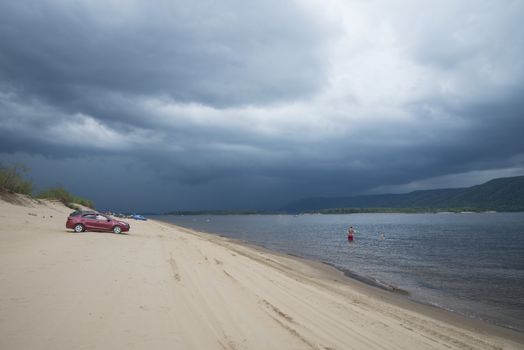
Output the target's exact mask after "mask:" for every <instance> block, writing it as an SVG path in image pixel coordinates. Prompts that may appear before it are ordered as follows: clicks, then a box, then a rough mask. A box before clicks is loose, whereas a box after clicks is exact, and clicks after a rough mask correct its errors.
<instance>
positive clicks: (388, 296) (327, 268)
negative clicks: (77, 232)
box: [150, 219, 524, 347]
mask: <svg viewBox="0 0 524 350" xmlns="http://www.w3.org/2000/svg"><path fill="white" fill-rule="evenodd" d="M150 220H153V221H157V222H159V223H162V224H166V225H169V226H172V227H174V228H177V229H179V230H181V231H184V232H187V233H190V234H194V235H197V236H200V235H205V236H211V237H212V238H211V239H213V238H217V239H222V240H225V241H226V242H228V243H233V244H237V245H240V246H243V247H247V248H249V249H254V250H256V251H261V252H264V253H265V254H270V255H276V256H280V257H286V258H288V259H295V260H297V261H299V262H300V263H302V264H306V265H308V266H310V267H312V268H313V269H316V270H318V271H319V273H320V274H325V276H323V278H327V279H334V280H335V281H337V282H341V283H345V284H347V285H348V286H350V287H351V288H355V289H357V290H359V291H361V292H364V293H369V294H370V295H372V296H373V297H376V298H378V299H380V300H383V301H386V302H388V303H391V304H393V305H395V306H398V307H401V308H404V309H408V310H410V311H415V312H419V313H422V314H425V315H429V316H430V317H432V318H435V319H437V320H439V321H442V322H446V323H450V324H452V325H454V326H457V327H461V328H464V329H467V330H470V331H479V330H481V331H482V332H483V333H486V332H487V333H491V334H493V335H495V336H499V337H505V338H508V339H512V340H514V341H516V342H520V343H522V344H523V347H524V332H523V331H520V330H519V329H515V328H511V327H509V326H506V325H500V324H496V323H494V322H490V321H489V320H484V319H480V318H474V317H469V316H467V315H463V314H461V313H459V312H456V311H453V310H448V309H446V308H443V307H440V306H438V305H433V304H430V303H424V302H421V301H417V300H414V299H411V298H409V292H408V291H405V290H403V289H401V288H397V287H396V286H392V285H389V284H387V283H384V284H380V282H376V281H375V280H373V279H371V278H368V277H366V276H361V275H359V274H356V273H353V272H351V271H350V270H348V269H343V268H340V267H337V266H335V265H334V264H331V263H328V262H324V261H320V260H314V259H310V258H306V257H302V256H299V255H296V254H293V253H287V252H279V251H274V250H271V249H269V248H266V247H263V246H259V245H256V244H253V243H250V242H247V241H243V240H240V239H237V238H232V237H227V236H225V235H221V234H215V233H212V232H205V231H198V230H194V229H191V228H187V227H184V226H179V225H177V224H174V223H170V222H166V221H162V220H158V219H150Z"/></svg>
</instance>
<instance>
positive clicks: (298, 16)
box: [0, 0, 325, 110]
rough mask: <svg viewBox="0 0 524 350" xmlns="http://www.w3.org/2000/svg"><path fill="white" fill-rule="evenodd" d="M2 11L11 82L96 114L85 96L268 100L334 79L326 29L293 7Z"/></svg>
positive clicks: (0, 62) (16, 5)
mask: <svg viewBox="0 0 524 350" xmlns="http://www.w3.org/2000/svg"><path fill="white" fill-rule="evenodd" d="M0 6H1V8H0V16H1V17H0V23H1V24H0V28H1V30H0V33H1V34H0V35H1V37H0V52H1V54H0V67H1V73H0V74H1V77H2V80H3V81H4V83H6V84H8V85H10V86H14V87H15V88H17V89H21V90H23V91H24V92H32V93H34V94H36V95H37V96H40V97H43V98H46V99H48V100H50V101H51V102H52V103H54V104H58V105H60V106H70V107H71V108H73V109H74V108H75V107H77V106H78V107H79V108H88V109H89V108H90V107H95V108H96V106H94V105H92V103H89V101H88V103H87V105H85V104H84V103H83V102H84V95H85V94H87V95H89V94H91V93H94V94H95V96H96V95H100V94H103V93H105V92H108V91H109V92H110V91H117V92H119V93H121V94H131V95H167V96H169V97H171V98H173V99H174V100H176V101H183V102H198V103H203V104H208V105H216V106H228V105H232V104H244V103H249V104H257V103H267V102H275V101H279V100H287V99H289V98H299V97H302V96H307V95H309V94H311V93H313V92H315V91H317V90H318V89H319V87H320V85H321V84H322V83H323V81H324V79H325V77H324V73H323V70H324V69H325V66H324V63H323V62H322V61H321V56H320V52H319V50H320V49H321V46H322V32H321V30H320V29H321V28H320V27H319V26H318V25H316V24H315V22H314V21H312V20H311V19H310V18H308V16H307V14H306V13H305V12H303V11H301V10H300V8H299V7H298V6H296V5H294V4H293V3H291V2H288V3H281V2H274V1H265V2H259V3H249V4H247V3H245V2H243V1H233V0H230V1H225V2H223V1H221V2H215V1H206V2H199V3H194V2H191V1H155V2H142V3H134V4H128V5H127V7H126V6H122V4H120V3H113V2H107V3H105V2H89V1H86V2H81V1H75V2H56V1H25V2H2V4H1V5H0ZM297 53H300V54H297ZM88 97H89V96H88ZM96 98H98V96H96ZM95 110H96V109H95Z"/></svg>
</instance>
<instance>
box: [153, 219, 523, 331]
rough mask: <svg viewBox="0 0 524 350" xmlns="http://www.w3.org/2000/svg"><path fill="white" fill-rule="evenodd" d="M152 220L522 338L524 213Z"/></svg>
mask: <svg viewBox="0 0 524 350" xmlns="http://www.w3.org/2000/svg"><path fill="white" fill-rule="evenodd" d="M157 218H159V219H161V220H164V221H167V222H171V223H174V224H177V225H180V226H184V227H188V228H192V229H195V230H198V231H204V232H210V233H215V234H220V235H223V236H227V237H232V238H236V239H240V240H243V241H246V242H249V243H253V244H256V245H260V246H263V247H265V248H268V249H272V250H276V251H279V252H283V253H291V254H294V255H299V256H302V257H305V258H311V259H315V260H319V261H323V262H327V263H330V264H333V265H335V266H336V267H339V268H341V269H345V270H349V271H351V272H352V273H354V274H357V275H360V276H365V277H366V278H370V279H373V280H376V281H378V282H379V283H384V284H390V285H394V286H397V287H399V288H401V289H404V290H406V291H408V292H409V293H410V298H412V299H414V300H417V301H420V302H424V303H428V304H432V305H435V306H439V307H442V308H445V309H448V310H452V311H455V312H458V313H461V314H463V315H466V316H469V317H474V318H480V319H484V320H487V321H490V322H494V323H497V324H499V325H503V326H506V327H510V328H514V329H518V330H520V331H524V213H479V214H473V213H472V214H350V215H299V216H292V215H238V216H237V215H231V216H160V217H157ZM349 225H353V226H354V227H355V228H356V231H357V234H356V239H355V241H354V242H353V243H348V242H347V239H346V237H347V236H346V232H347V228H348V227H349ZM380 233H384V239H381V237H380Z"/></svg>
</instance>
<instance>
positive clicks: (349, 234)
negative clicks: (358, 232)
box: [348, 226, 355, 242]
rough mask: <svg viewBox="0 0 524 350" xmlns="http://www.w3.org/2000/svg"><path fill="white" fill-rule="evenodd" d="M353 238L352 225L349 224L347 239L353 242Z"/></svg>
mask: <svg viewBox="0 0 524 350" xmlns="http://www.w3.org/2000/svg"><path fill="white" fill-rule="evenodd" d="M354 238H355V230H354V229H353V226H349V230H348V241H349V242H353V239H354Z"/></svg>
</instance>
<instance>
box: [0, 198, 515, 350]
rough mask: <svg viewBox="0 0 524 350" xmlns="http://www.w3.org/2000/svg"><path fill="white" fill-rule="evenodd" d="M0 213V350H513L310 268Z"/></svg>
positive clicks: (33, 205) (24, 208) (167, 228)
mask: <svg viewBox="0 0 524 350" xmlns="http://www.w3.org/2000/svg"><path fill="white" fill-rule="evenodd" d="M70 211H71V210H70V209H68V208H66V207H64V206H63V205H61V204H59V203H53V202H47V201H46V202H41V203H37V202H34V201H30V200H23V201H22V202H21V203H18V204H10V203H7V202H5V201H0V349H121V348H125V349H264V350H265V349H341V350H342V349H523V348H524V337H523V335H522V334H521V333H517V332H512V331H509V330H506V329H502V328H498V327H495V326H491V325H487V324H483V323H480V322H476V321H471V320H466V319H462V318H460V317H458V316H455V315H452V314H449V313H446V312H444V311H439V310H436V309H433V308H431V307H426V306H423V305H417V304H414V303H411V302H409V301H406V300H403V299H402V298H400V297H397V296H395V295H393V294H392V293H388V292H385V291H381V290H376V289H375V288H371V287H368V286H365V285H362V284H360V283H359V282H356V281H353V280H350V279H348V278H346V277H345V276H344V275H343V274H342V273H340V272H339V271H337V270H335V269H333V268H331V267H329V266H325V265H323V264H320V263H314V262H307V261H304V260H301V259H297V258H294V257H289V256H284V255H279V254H274V253H270V252H267V251H265V250H262V249H257V248H254V247H249V246H247V245H242V244H239V243H237V242H234V241H231V240H228V239H225V238H221V237H217V236H213V235H206V234H203V233H197V232H193V231H190V230H186V229H182V228H178V227H175V226H172V225H168V224H164V223H161V222H156V221H151V220H150V221H147V222H136V221H131V222H130V223H131V230H130V232H129V234H127V235H115V234H112V233H95V232H86V233H81V234H76V233H73V232H72V231H70V230H66V229H65V227H64V224H65V219H66V216H67V214H68V213H69V212H70Z"/></svg>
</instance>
